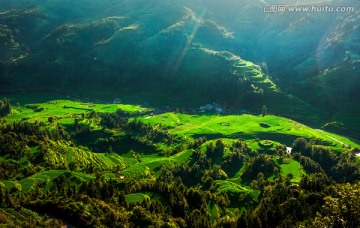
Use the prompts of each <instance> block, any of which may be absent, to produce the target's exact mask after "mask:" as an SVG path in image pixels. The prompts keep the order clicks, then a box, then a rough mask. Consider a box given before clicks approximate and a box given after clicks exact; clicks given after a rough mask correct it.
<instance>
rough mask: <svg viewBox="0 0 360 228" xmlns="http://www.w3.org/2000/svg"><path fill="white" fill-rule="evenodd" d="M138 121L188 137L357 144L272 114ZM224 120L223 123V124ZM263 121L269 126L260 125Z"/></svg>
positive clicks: (163, 117) (160, 117) (172, 116)
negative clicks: (316, 140)
mask: <svg viewBox="0 0 360 228" xmlns="http://www.w3.org/2000/svg"><path fill="white" fill-rule="evenodd" d="M141 121H143V122H145V123H150V124H152V125H154V126H155V125H158V124H161V127H162V128H166V129H169V131H170V132H171V133H174V134H177V135H181V136H182V135H183V136H189V137H195V138H196V137H200V136H207V137H209V138H232V139H241V140H254V139H258V140H266V139H269V140H273V141H276V142H280V143H283V144H286V145H288V146H291V144H292V142H293V141H294V140H295V139H296V138H298V137H304V138H307V139H311V138H317V139H321V140H322V141H324V143H325V144H328V145H329V146H331V147H332V148H338V149H341V148H343V144H346V145H349V146H350V147H359V144H357V143H356V142H353V141H351V140H349V139H347V138H345V137H342V136H339V135H336V134H332V133H328V132H325V131H320V130H316V129H312V128H310V127H308V126H306V125H303V124H301V123H298V122H296V121H293V120H290V119H287V118H284V117H279V116H273V115H267V116H264V117H262V116H253V115H228V116H220V115H215V114H214V115H205V114H201V115H187V114H181V113H177V114H175V113H164V114H161V115H157V116H152V117H143V118H141ZM224 123H226V124H224ZM261 123H266V124H267V125H269V126H270V127H262V126H261Z"/></svg>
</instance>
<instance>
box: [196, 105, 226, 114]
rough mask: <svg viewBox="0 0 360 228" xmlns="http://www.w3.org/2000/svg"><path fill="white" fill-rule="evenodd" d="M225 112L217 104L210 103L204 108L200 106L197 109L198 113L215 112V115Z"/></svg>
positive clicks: (223, 108)
mask: <svg viewBox="0 0 360 228" xmlns="http://www.w3.org/2000/svg"><path fill="white" fill-rule="evenodd" d="M224 110H225V107H223V106H221V105H219V104H217V103H212V104H207V105H204V106H200V108H199V112H212V111H215V112H217V113H223V112H224Z"/></svg>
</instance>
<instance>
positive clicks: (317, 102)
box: [0, 0, 360, 130]
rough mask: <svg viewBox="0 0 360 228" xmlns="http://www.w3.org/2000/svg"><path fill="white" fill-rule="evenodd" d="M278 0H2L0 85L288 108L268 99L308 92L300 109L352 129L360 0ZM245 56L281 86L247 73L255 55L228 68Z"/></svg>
mask: <svg viewBox="0 0 360 228" xmlns="http://www.w3.org/2000/svg"><path fill="white" fill-rule="evenodd" d="M312 2H313V1H302V3H303V4H308V5H310V6H311V5H314V3H312ZM276 3H280V4H284V2H283V1H235V0H225V1H221V2H220V1H216V0H209V1H205V0H195V1H185V0H181V1H165V2H164V1H160V0H151V1H143V0H135V1H126V0H105V1H96V0H91V1H86V0H80V1H76V2H74V1H57V0H55V1H41V2H39V1H31V0H27V1H25V0H20V1H4V0H2V1H0V10H1V11H2V13H1V14H0V30H1V31H0V32H1V35H0V40H1V42H0V53H1V55H0V60H1V69H0V70H1V75H0V89H1V91H13V90H16V89H26V88H50V89H54V88H56V89H57V90H61V91H64V92H75V93H84V94H89V93H93V94H94V93H99V94H101V93H102V94H104V93H106V94H109V95H113V96H116V94H117V93H119V91H123V92H129V93H135V94H136V93H146V92H147V93H148V94H152V95H154V94H157V95H159V96H160V97H162V98H164V97H165V98H171V99H175V100H177V101H182V102H185V103H189V104H192V105H198V104H202V103H204V102H212V101H219V102H221V103H223V104H225V105H228V106H232V107H235V108H239V109H240V108H248V109H250V110H251V109H253V110H259V107H260V106H261V105H262V104H267V105H271V106H274V108H273V111H274V112H275V113H277V114H281V112H285V113H286V112H288V110H282V108H279V107H275V106H276V105H275V104H274V103H284V104H286V105H288V104H293V106H297V104H299V102H300V101H296V102H295V103H291V102H288V100H289V98H288V97H287V96H285V95H279V94H278V93H277V92H279V91H280V90H281V91H286V92H287V93H290V94H293V95H296V96H297V97H300V98H301V99H302V100H303V101H304V102H303V101H301V103H302V104H303V105H304V104H305V103H306V105H304V106H303V107H302V108H301V111H302V112H304V113H309V112H310V113H313V114H314V115H317V114H319V113H320V111H319V110H316V109H315V108H314V107H316V108H320V109H322V110H323V111H326V112H328V113H329V115H328V119H327V121H329V122H330V121H333V120H338V121H340V122H342V123H344V124H345V126H347V127H350V128H353V129H354V130H355V129H356V128H357V127H358V126H357V125H356V123H355V124H354V122H359V121H356V119H354V117H356V116H358V115H359V114H360V107H359V102H358V97H359V92H358V91H359V88H360V79H359V61H360V60H359V54H360V53H359V51H360V50H359V47H360V44H359V42H360V41H359V37H360V36H359V35H360V34H359V26H358V25H359V18H360V13H359V10H358V9H359V3H358V1H337V2H336V3H333V2H325V1H324V2H318V3H317V5H318V6H323V5H329V6H330V5H340V6H353V7H354V9H355V12H350V13H315V12H313V13H291V12H285V13H283V14H280V13H265V12H263V7H264V6H265V5H266V4H276ZM285 3H286V2H285ZM289 4H290V3H289ZM241 59H245V60H250V61H252V62H254V63H255V64H258V65H260V66H261V68H262V72H263V73H264V74H268V75H269V76H270V79H271V81H272V82H275V83H276V84H277V85H278V86H280V88H277V89H274V88H273V87H272V86H271V85H270V84H266V83H262V82H261V81H259V79H255V78H254V74H256V73H254V72H255V71H256V67H255V66H246V68H243V70H241V71H240V70H237V71H236V72H237V73H235V74H234V70H233V67H234V64H236V62H238V61H240V60H241ZM264 77H265V76H264ZM259 94H260V95H259ZM194 97H195V98H196V99H194ZM311 106H312V107H311ZM287 109H294V110H295V111H296V109H297V107H291V106H290V107H287ZM295 111H294V112H295ZM299 115H300V116H303V114H302V113H301V112H300V114H299ZM354 120H355V121H354Z"/></svg>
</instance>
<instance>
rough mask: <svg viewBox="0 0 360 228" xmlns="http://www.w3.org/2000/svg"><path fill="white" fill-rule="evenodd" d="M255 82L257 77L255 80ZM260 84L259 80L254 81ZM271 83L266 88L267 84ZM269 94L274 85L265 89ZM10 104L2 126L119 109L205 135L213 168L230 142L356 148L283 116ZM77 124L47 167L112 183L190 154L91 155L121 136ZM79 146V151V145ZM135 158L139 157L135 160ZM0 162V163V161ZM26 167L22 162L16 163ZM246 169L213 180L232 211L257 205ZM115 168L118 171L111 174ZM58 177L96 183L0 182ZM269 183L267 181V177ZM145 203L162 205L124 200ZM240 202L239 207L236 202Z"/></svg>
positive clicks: (127, 150)
mask: <svg viewBox="0 0 360 228" xmlns="http://www.w3.org/2000/svg"><path fill="white" fill-rule="evenodd" d="M254 77H258V76H254ZM259 80H260V79H259ZM270 84H271V83H270ZM270 84H269V86H270V87H272V89H274V90H275V89H276V88H275V87H273V86H274V85H270ZM8 97H9V99H10V100H11V101H13V103H14V102H16V103H18V104H16V105H13V113H12V114H11V115H9V116H8V117H6V121H8V122H13V121H20V120H26V121H30V122H35V121H44V122H46V123H47V125H48V126H50V127H51V126H53V125H54V123H50V122H49V121H48V118H49V117H50V116H54V117H57V120H56V121H57V123H59V124H61V125H63V126H64V127H65V128H66V129H70V130H71V129H72V128H73V125H74V121H75V118H79V117H81V116H82V114H83V113H85V114H88V113H90V112H92V111H96V112H104V113H105V112H108V113H111V112H115V111H116V110H118V109H122V110H123V111H125V112H128V113H132V114H136V115H137V116H138V117H134V118H132V119H131V120H134V119H135V118H136V119H137V120H140V121H142V122H144V123H149V124H150V125H152V126H154V127H155V128H161V129H165V130H168V131H169V132H170V133H171V134H174V135H176V136H177V137H179V138H180V137H184V138H185V139H186V138H199V137H201V136H205V137H206V138H207V139H208V141H207V142H206V143H205V144H203V145H202V146H201V147H200V148H199V149H200V151H202V152H205V151H206V145H207V144H209V143H210V142H212V143H214V144H215V143H216V140H217V139H222V140H223V142H224V143H225V145H226V147H225V151H224V154H222V155H221V156H219V157H216V158H215V157H214V158H213V159H212V163H213V164H215V163H217V162H221V159H222V157H223V156H226V155H227V154H229V153H230V152H231V150H230V147H231V145H232V143H233V142H234V141H235V140H241V141H245V142H247V144H248V145H249V146H250V147H251V148H252V149H253V150H257V149H261V151H263V152H266V151H267V150H270V149H273V148H275V146H276V145H278V144H280V143H281V144H285V145H287V146H291V145H292V143H293V141H294V140H295V139H296V138H298V137H304V138H307V139H320V140H321V141H322V143H323V144H324V145H326V146H327V147H329V148H330V149H332V150H333V151H335V152H343V151H345V150H346V149H345V148H344V145H348V146H350V147H352V148H355V147H356V148H359V147H360V146H359V144H358V143H356V142H354V141H352V140H350V139H348V138H345V137H342V136H339V135H336V134H332V133H329V132H326V131H322V130H317V129H313V128H311V127H308V126H306V125H304V124H301V123H299V122H296V121H293V120H291V119H287V118H284V117H279V116H274V115H266V116H264V117H262V116H256V115H218V114H211V113H207V114H206V113H205V114H197V115H190V114H182V113H174V112H168V113H163V114H159V115H151V116H149V115H148V113H147V112H148V111H151V109H150V108H144V107H141V106H138V105H130V104H102V103H93V102H84V101H81V100H73V99H64V98H61V97H56V96H49V97H47V98H44V97H41V96H35V97H33V98H31V99H30V98H29V97H23V96H21V95H13V96H8ZM79 120H80V124H85V125H88V126H90V128H91V133H90V134H89V135H87V136H85V137H80V138H79V139H76V140H75V145H74V144H72V143H68V142H66V141H57V142H52V141H49V145H50V148H51V151H50V152H49V153H48V155H47V156H48V157H47V158H46V159H45V160H46V161H47V162H48V163H50V164H51V163H53V165H54V166H55V165H56V164H64V166H66V165H67V166H69V164H75V165H76V166H77V167H80V168H81V167H87V166H89V165H90V164H92V165H93V166H94V167H96V168H97V169H100V170H102V171H103V172H105V173H104V174H103V176H104V177H105V178H117V177H118V176H119V175H123V176H124V177H125V180H127V179H133V178H134V179H141V178H149V179H154V178H156V177H157V176H158V175H159V171H160V168H161V166H162V165H163V164H168V165H171V164H184V163H186V162H188V161H189V158H190V156H191V155H192V154H193V152H194V150H187V149H186V150H184V151H181V152H179V153H176V154H174V155H171V156H164V155H162V154H161V153H159V152H161V148H163V147H165V145H162V144H161V143H159V145H157V146H156V148H157V149H156V150H157V151H155V152H148V151H146V150H147V148H144V147H143V146H139V145H127V144H124V145H123V144H121V142H119V143H118V144H119V145H115V146H114V147H113V151H114V152H110V151H101V153H100V152H97V153H95V152H93V151H91V149H89V148H88V147H87V145H90V144H91V143H92V142H95V141H96V140H97V139H98V138H100V137H102V138H107V137H121V136H122V134H123V133H122V132H121V131H117V130H110V129H104V128H103V127H102V126H100V123H99V122H100V119H99V118H79ZM76 144H79V145H82V146H79V145H76ZM31 151H32V153H33V154H36V153H39V148H38V147H34V148H31ZM134 153H138V154H139V157H138V158H135V156H134ZM0 159H1V158H0ZM273 159H274V162H275V163H276V164H277V165H278V166H279V167H280V173H281V174H282V175H283V176H287V175H289V174H291V176H292V179H291V181H292V182H293V183H298V182H299V181H300V179H301V176H302V175H303V174H305V171H304V170H303V168H302V166H301V165H300V163H298V162H297V161H295V160H293V159H291V158H278V157H276V156H274V157H273ZM21 162H22V163H24V164H26V163H27V162H28V161H27V160H26V158H24V160H22V161H21ZM245 167H246V165H245V164H244V165H243V166H242V167H239V170H238V171H237V172H235V173H234V175H232V176H231V178H228V179H226V180H216V181H215V185H216V187H215V189H216V192H217V193H218V194H223V193H226V194H227V195H228V196H229V197H230V198H231V199H232V205H231V206H230V209H231V208H233V209H234V208H241V207H243V206H244V205H251V204H252V203H254V202H256V201H257V198H258V195H259V191H257V190H254V189H252V188H251V187H249V186H247V185H246V184H244V183H243V181H242V179H241V175H242V174H243V172H244V169H245ZM117 168H120V170H119V171H120V172H119V171H116V172H114V170H115V169H117ZM60 174H65V175H66V176H67V177H68V178H77V179H81V180H90V179H93V178H95V176H94V175H90V174H85V173H82V172H74V171H66V170H49V171H43V172H39V173H37V174H35V175H33V176H30V177H27V178H25V179H22V180H20V181H5V180H4V181H0V184H3V185H5V186H6V187H7V188H14V187H15V188H17V189H19V190H22V191H25V192H26V191H29V190H30V189H31V188H32V187H33V186H34V185H36V184H43V185H44V186H45V189H51V187H52V180H53V179H54V178H55V177H57V176H58V175H60ZM270 179H271V178H270ZM144 199H150V200H160V201H161V202H164V203H165V204H166V203H167V201H166V197H165V196H161V195H158V194H156V193H151V192H138V193H134V194H129V195H126V201H127V202H128V203H136V202H140V201H143V200H144ZM240 201H241V202H240ZM217 210H218V209H217V205H209V211H210V212H211V215H212V217H214V215H215V214H216V211H217Z"/></svg>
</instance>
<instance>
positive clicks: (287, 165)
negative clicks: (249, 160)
mask: <svg viewBox="0 0 360 228" xmlns="http://www.w3.org/2000/svg"><path fill="white" fill-rule="evenodd" d="M275 162H276V163H277V164H278V165H279V166H280V168H281V169H280V170H281V174H282V175H283V176H287V175H288V174H291V175H292V180H291V181H292V182H294V183H299V182H300V180H301V176H302V175H303V174H305V171H304V169H303V168H302V166H301V165H300V163H299V162H297V161H295V160H293V159H290V158H279V159H275Z"/></svg>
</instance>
